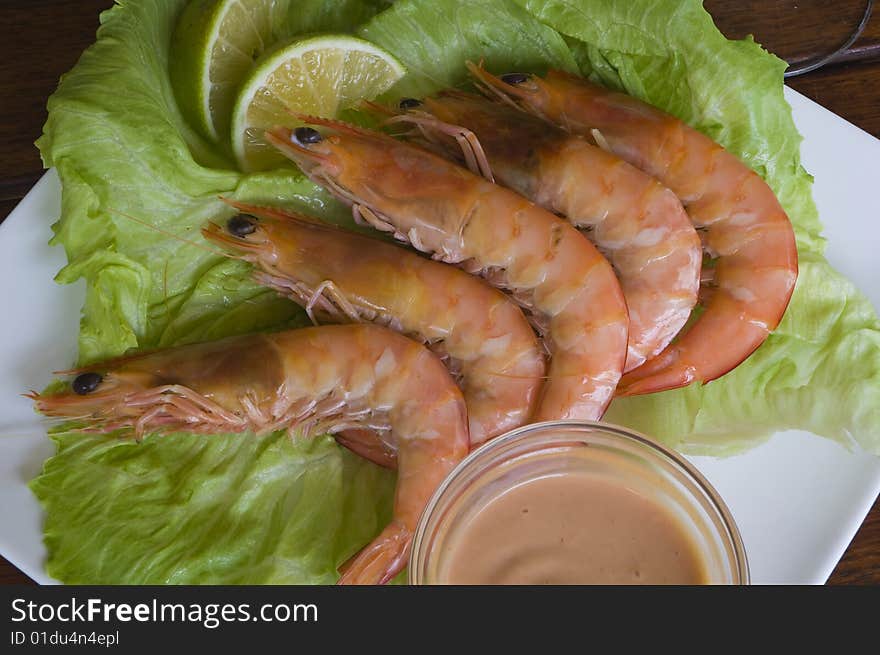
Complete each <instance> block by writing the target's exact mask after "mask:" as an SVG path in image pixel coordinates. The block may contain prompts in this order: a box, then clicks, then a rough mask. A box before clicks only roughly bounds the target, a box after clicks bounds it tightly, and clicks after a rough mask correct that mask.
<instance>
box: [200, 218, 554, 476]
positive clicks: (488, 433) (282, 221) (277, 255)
mask: <svg viewBox="0 0 880 655" xmlns="http://www.w3.org/2000/svg"><path fill="white" fill-rule="evenodd" d="M230 204H232V205H233V206H234V207H235V208H236V209H238V210H239V211H241V212H245V213H244V214H240V215H238V216H235V217H233V218H231V219H230V220H229V221H228V222H227V223H226V225H225V226H223V227H221V226H219V225H217V224H215V223H210V224H209V225H208V226H207V227H206V228H205V229H203V230H202V233H203V234H204V236H205V237H206V238H207V239H208V240H209V241H213V242H215V243H218V244H220V245H222V246H225V247H226V248H228V249H230V250H232V251H234V252H238V253H242V258H243V259H245V260H247V261H249V262H251V263H253V264H254V265H255V266H256V267H257V269H258V271H257V273H256V274H255V276H254V277H255V279H256V280H257V282H259V283H260V284H263V285H265V286H268V287H272V288H274V289H276V290H277V291H279V292H280V293H281V294H283V295H285V296H287V297H289V298H291V299H292V300H294V301H295V302H297V303H299V304H300V305H302V306H303V307H305V308H306V311H307V312H308V313H309V315H310V316H311V317H312V320H313V321H314V322H319V321H320V322H333V323H339V322H369V323H379V324H381V325H385V326H388V327H391V328H392V329H394V330H397V331H398V332H403V333H404V334H406V335H408V336H411V337H413V338H415V339H417V340H419V341H422V342H424V343H425V344H427V345H428V347H429V348H431V349H432V350H434V351H435V352H436V353H437V354H439V355H441V356H442V357H444V358H445V359H446V360H447V363H448V364H449V365H450V368H451V369H452V370H453V371H455V372H456V373H457V376H456V377H458V378H459V380H460V385H461V388H462V391H463V392H464V398H465V402H466V404H467V408H468V421H469V424H470V438H471V444H472V445H477V444H480V443H482V442H483V441H485V440H487V439H491V438H492V437H495V436H498V435H499V434H502V433H504V432H506V431H508V430H512V429H513V428H515V427H519V426H520V425H522V424H523V423H525V422H526V421H527V420H528V419H529V418H530V417H531V415H532V413H533V411H534V406H535V403H536V401H537V396H538V393H539V392H540V389H541V385H542V384H543V381H544V358H543V351H542V349H541V346H540V344H539V343H538V340H537V337H536V336H535V333H534V331H533V330H532V328H531V326H530V325H529V323H528V321H527V320H526V318H525V316H524V315H523V313H522V310H520V308H519V307H517V305H516V304H515V303H514V302H513V301H511V300H510V299H509V298H508V297H507V296H505V295H504V294H503V293H501V292H500V291H498V290H497V289H494V288H492V287H491V286H489V285H488V284H486V283H485V282H483V281H482V280H480V279H478V278H475V277H473V276H471V275H468V274H467V273H465V272H464V271H462V270H459V269H457V268H455V267H452V266H448V265H446V264H441V263H440V262H435V261H431V260H430V259H425V258H424V257H420V256H419V255H417V254H415V253H413V252H410V251H407V250H404V249H403V248H400V247H398V246H395V245H393V244H390V243H387V242H384V241H379V240H377V239H375V238H372V237H368V236H364V235H360V234H355V233H353V232H350V231H348V230H343V229H340V228H337V227H334V226H330V225H327V224H325V223H322V222H320V221H316V220H314V219H310V218H308V217H306V216H303V215H300V214H293V213H290V212H285V211H283V210H280V209H273V208H269V207H256V206H253V205H246V204H242V203H230ZM341 441H342V443H344V444H345V445H346V446H348V447H350V448H352V450H355V451H356V452H358V453H360V454H362V455H364V456H366V457H368V458H369V459H373V460H374V461H376V462H377V463H380V464H382V465H385V466H387V465H389V462H390V460H389V459H388V458H387V456H386V455H385V454H384V453H379V454H378V455H379V456H378V457H373V456H371V455H372V454H375V451H373V450H369V448H370V445H371V444H372V440H369V441H368V442H367V448H368V450H362V449H360V445H361V442H360V440H359V439H358V438H357V436H356V435H354V434H352V433H349V432H347V433H346V434H345V435H343V438H342V439H341Z"/></svg>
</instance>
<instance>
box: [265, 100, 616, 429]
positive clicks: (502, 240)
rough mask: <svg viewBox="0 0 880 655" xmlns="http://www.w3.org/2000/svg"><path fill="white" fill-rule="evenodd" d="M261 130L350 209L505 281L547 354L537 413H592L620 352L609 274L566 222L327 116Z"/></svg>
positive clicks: (611, 384)
mask: <svg viewBox="0 0 880 655" xmlns="http://www.w3.org/2000/svg"><path fill="white" fill-rule="evenodd" d="M303 118H304V119H305V120H307V121H308V122H309V123H311V124H313V125H323V126H324V127H325V128H329V130H328V131H329V132H330V134H329V135H328V136H326V137H325V136H323V135H322V134H321V133H320V132H318V131H317V130H315V129H314V128H311V127H301V128H298V129H296V130H295V131H291V130H289V129H286V128H276V129H274V130H270V131H268V132H267V133H266V135H267V139H269V140H270V141H271V143H273V144H274V145H275V146H276V147H277V148H278V149H279V150H280V151H281V152H283V153H284V154H285V155H287V156H288V157H290V158H291V159H293V160H294V161H295V162H296V163H297V164H299V166H300V168H302V169H303V171H305V172H306V174H307V175H309V176H310V177H311V178H312V179H313V180H314V181H315V182H317V183H318V184H322V185H324V186H325V187H327V188H328V189H330V190H331V191H333V192H334V193H336V194H337V195H338V196H339V197H341V198H342V199H344V200H345V201H347V202H349V203H351V204H352V205H353V210H354V213H355V217H356V218H360V219H362V220H364V221H366V222H367V223H369V224H370V225H372V226H374V227H376V228H377V229H380V230H385V231H388V232H392V233H393V234H394V236H395V237H397V238H398V239H401V240H404V241H408V242H410V243H412V245H413V246H415V247H416V248H418V249H419V250H422V251H424V252H430V253H432V254H433V255H434V257H435V258H437V259H440V260H442V261H445V262H448V263H456V264H461V265H463V266H464V267H465V268H466V269H467V270H468V271H469V272H473V273H479V274H481V275H482V276H484V277H485V278H486V279H487V280H489V282H490V283H492V284H494V285H496V286H500V287H502V288H505V289H508V290H510V291H511V292H512V293H513V294H514V295H515V297H517V299H518V300H519V301H520V302H521V303H523V304H524V305H526V306H528V307H529V308H530V310H531V311H532V312H534V318H535V319H536V320H537V322H538V323H539V324H540V325H542V327H543V332H544V339H545V344H546V345H547V346H548V348H549V351H550V354H551V361H550V368H549V373H548V380H547V382H546V384H545V385H544V389H543V390H542V396H541V400H540V403H539V405H538V409H537V412H536V417H535V418H536V419H537V420H545V419H561V418H586V419H597V418H599V417H600V416H601V415H602V414H603V412H604V410H605V408H606V406H607V405H608V403H609V402H610V401H611V398H612V397H613V394H614V389H615V387H616V386H617V382H618V380H619V379H620V375H621V372H622V370H623V363H624V358H625V357H626V337H627V323H628V318H627V313H626V305H625V303H624V300H623V294H622V293H621V291H620V285H619V284H618V282H617V278H616V277H615V275H614V271H613V269H612V268H611V266H610V265H609V264H608V262H607V261H606V260H605V258H604V257H602V255H601V254H599V252H598V251H597V250H596V249H595V247H593V245H592V244H590V242H589V241H588V240H587V239H584V238H583V237H582V236H581V234H580V233H579V232H578V231H577V230H576V229H575V228H573V227H572V226H571V225H570V224H569V223H567V222H566V221H563V220H561V219H559V218H557V217H556V216H553V215H552V214H550V213H549V212H547V211H546V210H544V209H541V208H540V207H537V206H536V205H534V204H532V203H530V202H528V201H527V200H526V199H524V198H523V197H522V196H519V195H517V194H516V193H514V192H512V191H510V190H508V189H504V188H502V187H499V186H497V185H495V184H492V183H490V182H488V181H487V180H485V179H483V178H481V177H479V176H478V175H475V174H473V173H471V172H470V171H468V170H467V169H465V168H462V167H460V166H457V165H455V164H454V163H452V162H450V161H448V160H446V159H443V158H442V157H440V156H438V155H436V154H433V153H431V152H428V151H427V150H424V149H422V148H419V147H417V146H414V145H412V144H409V143H405V142H401V141H398V140H396V139H393V138H391V137H390V136H388V135H385V134H381V133H378V132H373V131H370V130H364V129H361V128H356V127H353V126H350V125H346V124H344V123H340V122H337V121H331V120H325V119H317V118H307V117H303Z"/></svg>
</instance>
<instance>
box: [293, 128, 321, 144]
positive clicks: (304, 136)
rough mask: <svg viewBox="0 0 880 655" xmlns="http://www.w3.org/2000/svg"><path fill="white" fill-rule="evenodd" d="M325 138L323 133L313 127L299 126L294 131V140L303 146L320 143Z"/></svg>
mask: <svg viewBox="0 0 880 655" xmlns="http://www.w3.org/2000/svg"><path fill="white" fill-rule="evenodd" d="M323 139H324V137H323V136H321V133H320V132H318V130H316V129H314V128H311V127H298V128H296V129H295V130H294V131H293V140H294V141H296V142H297V143H298V144H299V145H301V146H304V145H308V144H310V143H320V142H321V141H322V140H323Z"/></svg>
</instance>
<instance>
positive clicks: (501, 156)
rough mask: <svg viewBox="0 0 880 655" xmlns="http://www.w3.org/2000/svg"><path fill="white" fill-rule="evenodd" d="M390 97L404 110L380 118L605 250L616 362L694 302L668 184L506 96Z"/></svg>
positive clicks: (637, 358) (662, 333)
mask: <svg viewBox="0 0 880 655" xmlns="http://www.w3.org/2000/svg"><path fill="white" fill-rule="evenodd" d="M400 106H401V108H403V109H407V108H408V109H409V111H408V112H407V113H406V114H403V115H401V116H398V117H395V118H392V119H391V120H390V121H389V122H411V123H415V124H416V125H418V126H419V128H420V129H421V130H422V132H423V133H424V135H425V137H426V138H428V139H429V140H431V141H433V142H435V143H436V144H437V145H438V146H439V147H441V148H443V150H444V151H445V152H446V154H447V155H449V156H452V157H455V156H458V157H459V158H462V157H463V158H464V159H465V161H467V160H471V161H472V162H475V163H476V164H477V168H478V169H479V170H481V171H484V172H486V171H490V172H491V174H492V175H493V177H494V178H495V179H496V180H497V181H498V182H500V183H501V184H504V185H505V186H507V187H510V188H511V189H513V190H514V191H517V192H518V193H521V194H522V195H524V196H525V197H526V198H529V199H530V200H533V201H534V202H536V203H537V204H539V205H541V206H542V207H545V208H546V209H549V210H551V211H553V212H555V213H557V214H561V215H562V216H565V217H566V218H568V220H569V221H570V222H571V223H572V224H573V225H574V226H575V227H578V228H581V229H582V230H584V233H585V234H586V235H587V236H588V237H589V238H590V240H591V241H593V243H595V244H596V246H597V247H598V248H599V250H600V251H601V252H602V253H603V254H604V255H605V256H606V257H608V259H609V261H610V262H611V264H612V265H613V266H614V270H615V271H616V272H617V276H618V277H619V278H620V286H621V287H622V289H623V295H624V298H625V299H626V304H627V308H628V309H629V344H628V351H627V356H626V367H625V369H624V370H625V371H628V370H631V369H633V368H635V367H636V366H639V365H641V364H643V363H644V362H645V360H646V359H648V358H650V357H652V356H654V355H656V354H657V353H659V352H660V351H661V350H663V349H664V348H665V347H666V346H667V345H669V342H670V341H672V338H673V337H674V336H675V335H676V334H677V333H678V332H679V331H680V330H681V328H682V327H684V324H685V322H686V321H687V319H688V317H689V316H690V313H691V310H692V309H693V308H694V305H695V304H696V302H697V292H698V291H699V288H700V267H701V264H702V257H703V256H702V250H701V246H700V238H699V237H698V236H697V233H696V231H695V230H694V227H693V225H691V222H690V219H689V218H688V216H687V214H686V213H685V211H684V208H682V206H681V202H679V200H678V198H677V197H676V196H675V194H674V193H672V192H671V191H670V190H669V189H667V188H666V187H664V186H663V185H662V184H660V183H659V182H657V180H655V179H654V178H652V177H651V176H650V175H647V174H646V173H644V172H642V171H640V170H639V169H637V168H636V167H634V166H631V165H630V164H627V163H626V162H625V161H623V160H622V159H620V158H619V157H616V156H615V155H612V154H610V153H608V152H605V151H604V150H602V149H601V148H598V147H596V146H593V145H591V144H589V143H587V141H585V140H584V139H583V138H581V137H579V136H575V135H572V134H569V133H568V132H566V131H565V130H562V129H560V128H558V127H555V126H553V125H550V124H548V123H547V122H545V121H542V120H540V119H538V118H535V117H534V116H530V115H528V114H525V113H523V112H522V111H519V110H517V109H515V108H512V107H510V106H509V105H506V104H500V103H498V102H492V101H489V100H486V99H485V98H482V97H480V96H475V95H471V94H467V93H462V92H460V91H445V92H443V93H440V94H438V95H436V96H434V97H430V98H426V99H425V100H424V101H423V102H422V103H420V104H418V101H416V100H414V99H412V98H407V99H405V100H404V101H403V102H401V105H400ZM444 135H451V136H454V137H456V139H457V140H458V142H459V143H458V144H457V143H456V141H454V140H453V139H452V138H450V137H449V136H444ZM462 135H463V137H462ZM459 144H460V145H459ZM462 152H464V153H465V154H464V155H462Z"/></svg>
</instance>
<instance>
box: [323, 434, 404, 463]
mask: <svg viewBox="0 0 880 655" xmlns="http://www.w3.org/2000/svg"><path fill="white" fill-rule="evenodd" d="M336 442H337V443H338V444H339V445H340V446H343V447H345V448H348V449H349V450H350V451H351V452H353V453H354V454H355V455H358V456H359V457H363V458H364V459H368V460H370V461H371V462H373V464H376V465H378V466H381V467H382V468H386V469H391V470H394V471H396V470H397V456H396V455H395V453H393V452H391V451H390V450H389V449H388V448H386V447H385V446H384V445H383V444H382V443H381V442H379V441H378V440H377V439H376V436H375V434H374V433H373V432H372V431H370V430H359V429H352V430H346V431H345V432H342V433H340V434H337V435H336Z"/></svg>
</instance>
